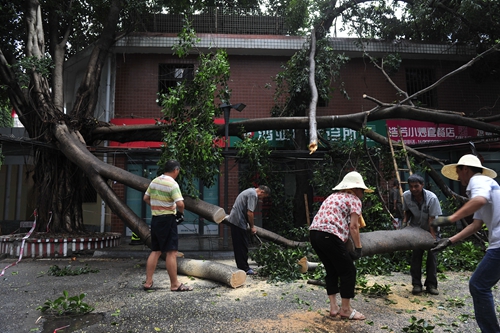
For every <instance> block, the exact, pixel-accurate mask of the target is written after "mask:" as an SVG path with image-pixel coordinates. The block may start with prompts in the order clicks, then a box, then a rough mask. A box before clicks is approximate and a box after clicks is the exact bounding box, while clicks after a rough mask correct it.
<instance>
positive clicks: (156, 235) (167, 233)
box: [151, 214, 179, 252]
mask: <svg viewBox="0 0 500 333" xmlns="http://www.w3.org/2000/svg"><path fill="white" fill-rule="evenodd" d="M178 244H179V235H178V234H177V223H176V222H175V215H172V214H171V215H160V216H153V217H152V219H151V250H152V251H161V252H168V251H177V249H178Z"/></svg>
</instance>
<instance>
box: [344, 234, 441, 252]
mask: <svg viewBox="0 0 500 333" xmlns="http://www.w3.org/2000/svg"><path fill="white" fill-rule="evenodd" d="M360 237H361V244H362V246H363V250H362V256H363V257H367V256H372V255H374V254H382V253H392V252H396V251H406V250H414V249H422V250H428V249H431V248H432V247H434V242H435V241H436V240H435V239H434V238H432V236H431V234H430V232H428V231H425V230H423V229H421V228H417V227H406V228H404V229H401V230H378V231H370V232H362V233H360ZM348 247H349V248H350V249H351V250H354V245H353V243H352V241H350V240H349V242H348Z"/></svg>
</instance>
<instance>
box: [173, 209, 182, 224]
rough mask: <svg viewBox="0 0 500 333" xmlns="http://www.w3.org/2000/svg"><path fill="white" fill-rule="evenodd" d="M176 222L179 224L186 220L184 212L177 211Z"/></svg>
mask: <svg viewBox="0 0 500 333" xmlns="http://www.w3.org/2000/svg"><path fill="white" fill-rule="evenodd" d="M175 222H177V224H181V223H182V222H184V214H182V213H181V212H179V211H178V212H177V213H175Z"/></svg>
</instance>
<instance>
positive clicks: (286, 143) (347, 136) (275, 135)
mask: <svg viewBox="0 0 500 333" xmlns="http://www.w3.org/2000/svg"><path fill="white" fill-rule="evenodd" d="M367 127H369V128H370V129H371V130H372V131H374V132H376V133H378V134H380V135H383V136H386V133H387V130H386V125H385V120H377V121H371V122H369V123H368V124H367ZM306 132H307V131H306ZM318 132H319V133H320V135H321V136H322V137H324V138H325V139H326V140H328V141H335V140H340V141H351V140H363V139H364V137H363V135H361V134H360V133H359V132H357V131H355V130H352V129H350V128H341V127H335V128H324V129H320V130H318ZM254 137H255V138H260V137H264V138H266V139H267V141H268V142H269V145H270V146H271V147H274V148H293V143H292V139H293V131H292V130H278V131H277V130H268V131H258V132H255V133H254ZM366 142H367V144H368V145H369V146H373V145H374V144H375V142H374V141H373V140H371V139H369V138H367V140H366ZM320 146H321V145H320Z"/></svg>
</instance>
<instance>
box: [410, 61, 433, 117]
mask: <svg viewBox="0 0 500 333" xmlns="http://www.w3.org/2000/svg"><path fill="white" fill-rule="evenodd" d="M434 82H435V74H434V70H433V69H430V68H407V69H406V91H407V93H408V95H409V96H411V95H413V94H414V93H416V92H417V91H420V90H422V89H424V88H426V87H428V86H430V85H431V84H433V83H434ZM413 103H414V104H415V105H419V106H422V107H426V108H433V107H437V96H436V90H434V89H433V90H430V91H427V92H426V93H423V94H422V95H419V96H417V97H416V99H415V100H413Z"/></svg>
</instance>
